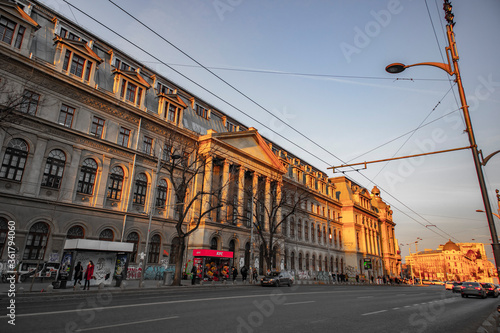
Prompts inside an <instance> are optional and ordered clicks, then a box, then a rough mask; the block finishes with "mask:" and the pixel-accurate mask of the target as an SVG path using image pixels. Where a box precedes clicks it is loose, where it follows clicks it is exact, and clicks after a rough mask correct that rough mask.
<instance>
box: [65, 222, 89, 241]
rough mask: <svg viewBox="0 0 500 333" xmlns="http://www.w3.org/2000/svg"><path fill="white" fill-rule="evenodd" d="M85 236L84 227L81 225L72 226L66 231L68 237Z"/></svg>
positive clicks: (81, 237) (79, 237) (77, 237)
mask: <svg viewBox="0 0 500 333" xmlns="http://www.w3.org/2000/svg"><path fill="white" fill-rule="evenodd" d="M84 236H85V233H84V231H83V228H82V227H81V226H79V225H75V226H72V227H71V228H69V230H68V232H67V233H66V238H67V239H83V238H84Z"/></svg>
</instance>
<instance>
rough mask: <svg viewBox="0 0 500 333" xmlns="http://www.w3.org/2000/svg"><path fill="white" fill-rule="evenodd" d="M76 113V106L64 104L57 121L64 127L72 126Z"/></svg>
mask: <svg viewBox="0 0 500 333" xmlns="http://www.w3.org/2000/svg"><path fill="white" fill-rule="evenodd" d="M74 115H75V108H72V107H70V106H67V105H64V104H63V105H62V106H61V110H60V111H59V119H58V121H57V122H58V123H59V124H60V125H63V126H64V127H68V128H71V124H72V123H73V117H74Z"/></svg>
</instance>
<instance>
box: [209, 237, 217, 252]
mask: <svg viewBox="0 0 500 333" xmlns="http://www.w3.org/2000/svg"><path fill="white" fill-rule="evenodd" d="M218 249H219V241H218V240H217V238H215V237H214V238H212V239H211V240H210V250H218Z"/></svg>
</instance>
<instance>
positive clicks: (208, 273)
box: [193, 249, 233, 281]
mask: <svg viewBox="0 0 500 333" xmlns="http://www.w3.org/2000/svg"><path fill="white" fill-rule="evenodd" d="M193 263H194V265H195V266H196V276H197V277H198V278H199V279H201V280H204V281H221V280H225V279H229V275H230V274H231V266H232V265H233V252H230V251H217V250H201V249H195V250H193Z"/></svg>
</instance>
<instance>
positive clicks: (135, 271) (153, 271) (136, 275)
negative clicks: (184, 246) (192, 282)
mask: <svg viewBox="0 0 500 333" xmlns="http://www.w3.org/2000/svg"><path fill="white" fill-rule="evenodd" d="M165 272H172V273H173V272H175V265H168V266H166V267H165V266H164V264H161V265H160V266H158V265H154V266H153V265H150V266H146V270H145V271H144V280H163V275H164V273H165ZM141 274H142V265H141V264H139V265H129V266H128V270H127V279H129V280H134V279H140V278H141Z"/></svg>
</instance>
